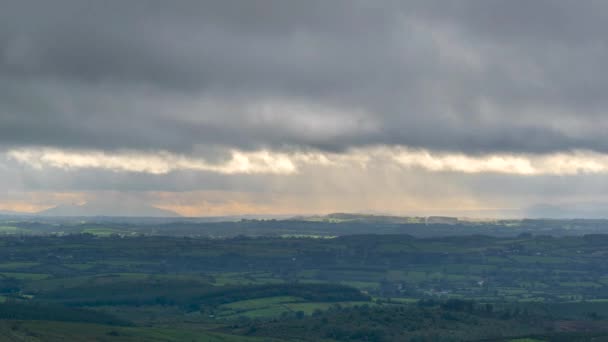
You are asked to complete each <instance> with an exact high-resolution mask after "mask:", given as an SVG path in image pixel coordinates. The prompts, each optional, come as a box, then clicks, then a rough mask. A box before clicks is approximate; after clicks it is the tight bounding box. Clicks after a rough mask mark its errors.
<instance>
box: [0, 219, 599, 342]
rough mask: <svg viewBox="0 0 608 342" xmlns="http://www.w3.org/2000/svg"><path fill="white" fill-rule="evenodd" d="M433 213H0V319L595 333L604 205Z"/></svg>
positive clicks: (48, 337)
mask: <svg viewBox="0 0 608 342" xmlns="http://www.w3.org/2000/svg"><path fill="white" fill-rule="evenodd" d="M433 219H434V218H425V219H421V218H410V217H383V216H373V215H355V214H333V215H328V216H315V217H309V218H307V217H298V218H292V219H284V220H276V219H269V220H264V219H257V220H252V219H248V220H234V221H232V222H226V221H224V222H222V221H220V222H197V221H196V220H183V221H182V222H179V220H178V221H177V222H174V223H173V224H169V223H166V222H163V221H164V220H154V219H148V220H145V221H142V222H139V223H138V222H137V220H136V219H131V220H128V221H129V222H128V223H127V222H122V223H121V222H120V219H108V218H99V219H97V220H96V219H94V218H89V219H88V220H90V221H88V222H87V221H83V218H64V219H57V218H55V219H48V220H49V222H45V220H44V219H40V218H29V220H26V219H24V218H21V219H19V218H14V217H13V218H10V217H5V219H4V220H3V222H2V235H1V237H0V246H1V249H0V257H1V260H2V263H0V291H1V292H0V300H1V301H2V303H1V304H0V319H1V321H0V322H1V325H0V331H1V332H2V335H3V336H5V338H8V339H9V340H15V341H61V340H100V341H105V340H107V341H110V340H118V341H406V340H409V341H462V340H470V341H577V340H580V341H587V340H593V341H602V340H605V339H608V264H606V262H605V259H606V257H608V254H607V253H608V251H607V250H606V246H607V245H608V236H607V235H601V234H597V233H596V230H598V229H607V228H608V221H604V220H525V221H517V220H509V221H504V222H503V221H488V222H479V221H478V222H467V221H458V222H452V223H424V222H425V221H427V222H428V221H429V220H431V221H432V220H433ZM435 219H436V220H439V221H442V220H443V221H445V220H446V219H445V218H435ZM155 221H158V222H155ZM198 221H201V220H198ZM203 221H204V220H203ZM167 225H171V226H173V227H177V228H175V229H174V230H173V232H172V234H171V235H169V234H168V233H167V230H165V229H166V228H164V227H166V226H167ZM220 227H221V229H220ZM349 229H350V230H351V231H354V232H357V233H356V234H351V233H346V234H345V232H348V231H349ZM219 232H224V234H223V235H222V234H220V233H219ZM372 232H375V233H374V234H372Z"/></svg>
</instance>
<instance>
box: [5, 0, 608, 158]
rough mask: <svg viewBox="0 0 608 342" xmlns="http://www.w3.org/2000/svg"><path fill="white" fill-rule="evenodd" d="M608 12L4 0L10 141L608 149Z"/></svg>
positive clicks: (500, 6)
mask: <svg viewBox="0 0 608 342" xmlns="http://www.w3.org/2000/svg"><path fill="white" fill-rule="evenodd" d="M607 10H608V5H607V4H606V3H605V2H603V1H576V2H575V1H523V0H522V1H481V0H479V1H451V2H446V1H409V2H407V1H406V2H403V1H373V2H370V1H297V2H296V1H289V2H288V1H278V0H277V1H225V0H224V1H112V0H110V1H76V0H74V1H65V0H58V1H29V0H20V1H16V0H15V1H11V0H7V1H3V2H2V4H0V90H1V91H0V144H3V145H5V146H23V145H49V146H61V147H70V148H100V149H120V148H127V149H169V150H174V151H180V152H186V153H193V152H195V153H202V154H205V155H209V154H213V153H214V152H213V151H215V149H214V147H221V149H220V151H221V150H222V149H225V148H230V147H237V148H244V149H255V148H260V147H271V148H294V147H296V148H310V147H312V148H321V149H328V150H342V149H346V148H349V147H352V146H361V145H371V144H391V145H408V146H415V147H425V148H430V149H443V150H459V151H464V152H470V153H476V152H493V151H513V152H546V151H555V150H568V149H578V148H584V149H593V150H599V151H608V140H607V139H606V138H605V134H604V132H605V130H606V129H607V128H608V119H606V118H605V114H604V113H605V112H606V109H608V98H607V97H606V96H605V93H606V91H607V90H608V81H607V78H606V77H605V76H604V75H603V74H604V73H603V70H604V69H606V68H608V62H607V61H608V44H607V43H608V38H607V37H606V36H605V34H604V33H605V32H607V31H608V20H606V19H608V18H606V17H607V16H608V15H607V14H606V13H608V11H607ZM260 108H262V109H260ZM201 146H205V149H204V151H202V150H201ZM220 154H221V153H220Z"/></svg>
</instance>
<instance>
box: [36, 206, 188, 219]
mask: <svg viewBox="0 0 608 342" xmlns="http://www.w3.org/2000/svg"><path fill="white" fill-rule="evenodd" d="M36 215H37V216H83V217H84V216H114V217H180V215H179V214H177V213H175V212H173V211H170V210H165V209H160V208H156V207H153V206H149V205H142V204H124V203H120V204H115V205H107V204H100V203H85V204H82V205H77V204H72V205H60V206H56V207H53V208H50V209H47V210H43V211H40V212H38V213H36Z"/></svg>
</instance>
